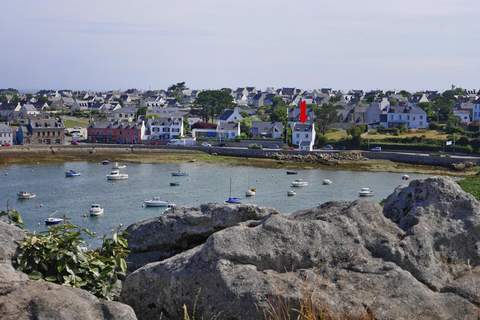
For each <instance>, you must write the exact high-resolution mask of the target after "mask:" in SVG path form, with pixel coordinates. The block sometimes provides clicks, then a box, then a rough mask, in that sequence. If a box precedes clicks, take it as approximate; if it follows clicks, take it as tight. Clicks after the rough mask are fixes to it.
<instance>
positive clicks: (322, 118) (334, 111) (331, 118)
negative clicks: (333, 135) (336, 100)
mask: <svg viewBox="0 0 480 320" xmlns="http://www.w3.org/2000/svg"><path fill="white" fill-rule="evenodd" d="M339 109H340V107H339V106H338V105H335V104H332V103H325V104H324V105H322V107H321V108H319V109H318V110H317V112H316V114H315V115H316V117H317V127H318V129H319V131H320V133H321V134H322V135H325V133H327V129H328V128H329V127H330V126H331V125H332V124H333V123H335V122H337V121H338V110H339Z"/></svg>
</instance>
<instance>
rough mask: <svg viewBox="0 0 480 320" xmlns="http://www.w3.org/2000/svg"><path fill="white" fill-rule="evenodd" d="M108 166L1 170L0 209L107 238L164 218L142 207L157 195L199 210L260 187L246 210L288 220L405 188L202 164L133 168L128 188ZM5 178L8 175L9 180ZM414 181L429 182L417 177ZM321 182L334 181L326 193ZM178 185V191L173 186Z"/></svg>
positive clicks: (368, 175) (396, 178)
mask: <svg viewBox="0 0 480 320" xmlns="http://www.w3.org/2000/svg"><path fill="white" fill-rule="evenodd" d="M68 169H75V170H78V171H80V172H81V174H82V176H80V177H76V178H65V174H64V172H65V171H66V170H68ZM177 170H181V171H185V172H188V173H189V176H188V177H172V176H171V172H174V171H177ZM109 171H110V166H103V165H101V164H95V163H88V162H72V163H65V164H50V165H14V166H8V167H0V208H1V209H2V210H3V208H5V206H6V204H7V200H8V203H9V205H10V207H13V208H16V209H17V210H19V211H20V212H21V213H22V216H23V218H24V221H25V224H26V226H27V228H28V229H30V230H37V231H40V230H44V229H45V226H44V223H43V221H44V220H45V218H47V217H49V216H52V214H53V215H54V216H59V217H61V216H63V215H64V214H65V215H66V216H67V217H69V218H70V219H71V221H72V222H73V223H75V224H78V225H81V226H84V227H88V228H89V229H91V230H93V231H95V232H97V234H99V235H101V234H105V233H108V232H110V231H111V230H112V229H113V228H115V227H116V226H118V225H119V224H123V225H129V224H131V223H133V222H135V221H138V220H140V219H144V218H148V217H153V216H157V215H159V214H161V213H162V212H163V209H160V208H144V207H143V206H142V205H143V201H144V200H146V199H151V198H152V197H154V196H159V197H161V198H162V200H165V201H170V202H174V203H176V204H177V205H178V206H183V205H185V206H196V205H199V204H202V203H207V202H223V201H224V200H225V199H227V198H228V196H229V183H230V182H229V181H230V177H232V196H238V197H242V198H244V195H245V191H246V190H247V189H248V187H256V188H257V195H256V197H254V198H249V199H244V202H245V203H255V204H259V205H261V206H268V207H274V208H276V209H278V210H279V211H281V212H283V213H290V212H293V211H296V210H299V209H304V208H309V207H313V206H316V205H318V204H319V203H323V202H326V201H330V200H353V199H357V198H358V196H357V195H358V191H359V189H360V188H361V187H370V188H372V190H373V191H374V192H375V194H376V196H375V197H374V198H373V200H376V201H380V200H381V199H383V198H385V197H386V196H387V195H389V194H390V193H391V192H392V191H393V189H394V188H395V187H397V186H398V185H399V184H401V183H402V181H401V176H402V174H396V173H375V172H352V171H333V170H320V169H315V170H298V173H299V174H298V175H296V176H294V175H286V174H285V170H283V169H263V168H255V167H237V166H236V167H228V166H214V165H206V164H198V163H185V164H128V166H127V168H126V169H123V170H122V171H124V172H126V173H128V174H129V179H128V180H126V181H116V182H110V181H107V180H106V178H105V175H106V174H107V173H108V172H109ZM5 173H8V174H7V175H5ZM410 176H411V178H423V177H425V176H424V175H415V174H411V175H410ZM297 178H303V179H305V180H307V181H308V182H309V183H310V185H309V186H308V187H305V188H296V189H295V190H296V191H297V195H296V196H295V197H287V191H288V190H289V189H291V188H290V183H291V181H292V180H294V179H297ZM323 179H330V180H332V181H333V184H332V185H329V186H323V185H322V184H321V182H322V180H323ZM172 181H178V182H180V186H179V187H170V186H169V183H170V182H172ZM21 190H25V191H29V192H34V193H36V194H37V197H36V198H35V199H31V200H23V201H19V200H17V197H16V194H17V192H18V191H21ZM92 203H99V204H101V205H102V206H103V207H104V208H105V214H104V215H103V216H101V217H94V218H92V217H89V216H87V217H84V214H85V213H87V212H88V209H89V207H90V205H91V204H92Z"/></svg>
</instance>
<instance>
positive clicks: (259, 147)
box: [248, 143, 263, 150]
mask: <svg viewBox="0 0 480 320" xmlns="http://www.w3.org/2000/svg"><path fill="white" fill-rule="evenodd" d="M248 149H260V150H261V149H263V147H262V145H261V144H258V143H252V144H249V145H248Z"/></svg>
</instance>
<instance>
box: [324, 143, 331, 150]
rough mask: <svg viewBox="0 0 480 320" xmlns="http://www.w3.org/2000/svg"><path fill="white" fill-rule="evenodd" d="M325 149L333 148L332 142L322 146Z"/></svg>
mask: <svg viewBox="0 0 480 320" xmlns="http://www.w3.org/2000/svg"><path fill="white" fill-rule="evenodd" d="M322 149H323V150H333V146H332V145H331V144H326V145H324V146H323V148H322Z"/></svg>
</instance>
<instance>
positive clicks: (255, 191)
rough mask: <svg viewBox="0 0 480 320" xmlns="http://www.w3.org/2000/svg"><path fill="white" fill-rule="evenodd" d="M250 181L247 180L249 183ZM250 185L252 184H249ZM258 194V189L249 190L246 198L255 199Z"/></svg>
mask: <svg viewBox="0 0 480 320" xmlns="http://www.w3.org/2000/svg"><path fill="white" fill-rule="evenodd" d="M248 180H249V179H248V178H247V181H248ZM249 185H250V184H249ZM256 194H257V188H253V187H252V188H249V189H248V190H247V191H246V192H245V197H254V196H255V195H256Z"/></svg>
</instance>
